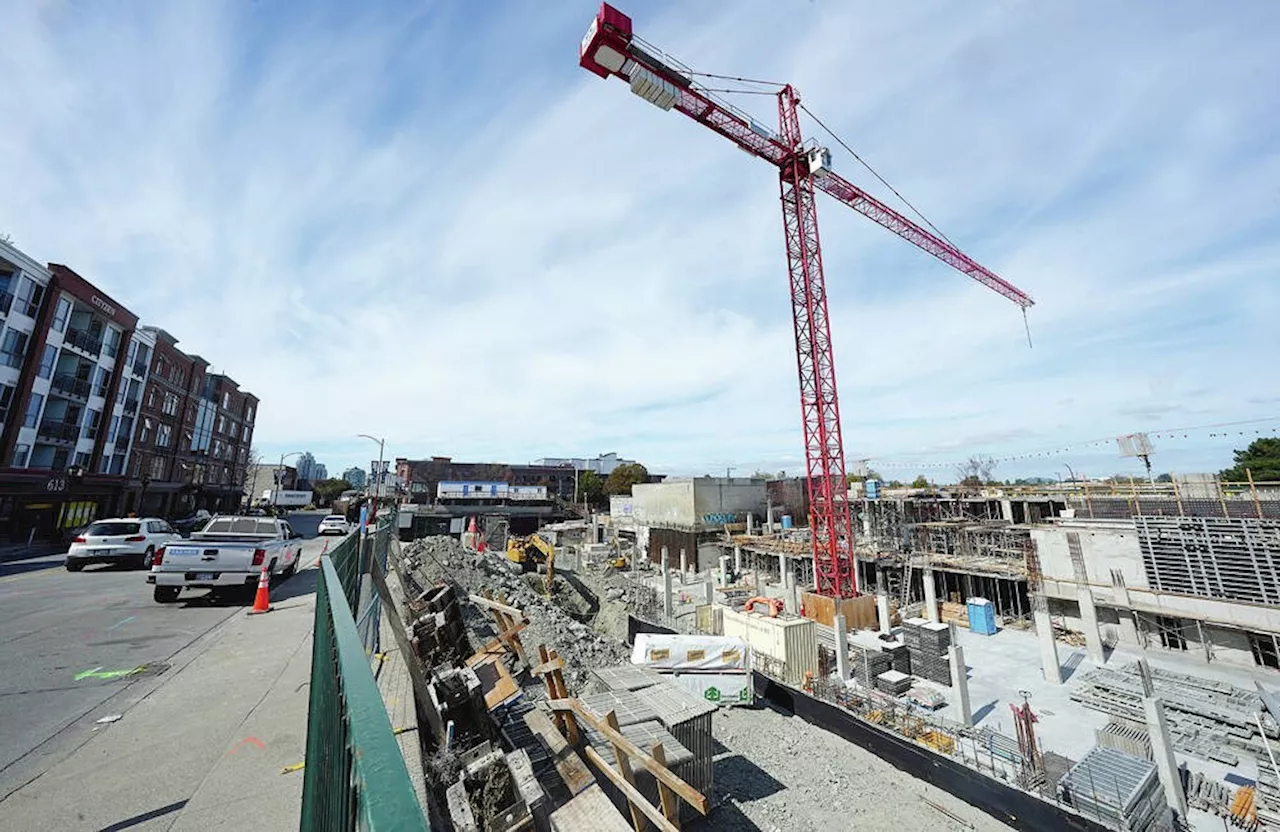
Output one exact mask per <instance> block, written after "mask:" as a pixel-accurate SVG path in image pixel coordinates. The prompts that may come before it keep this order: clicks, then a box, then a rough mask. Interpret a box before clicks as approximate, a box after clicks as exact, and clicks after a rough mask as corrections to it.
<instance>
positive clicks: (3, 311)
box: [0, 289, 13, 317]
mask: <svg viewBox="0 0 1280 832" xmlns="http://www.w3.org/2000/svg"><path fill="white" fill-rule="evenodd" d="M11 306H13V292H10V291H7V290H4V289H0V317H4V316H5V315H8V314H9V308H10V307H11Z"/></svg>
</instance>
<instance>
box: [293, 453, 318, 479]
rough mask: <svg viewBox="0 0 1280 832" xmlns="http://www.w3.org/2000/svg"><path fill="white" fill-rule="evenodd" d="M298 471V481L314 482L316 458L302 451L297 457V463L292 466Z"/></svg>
mask: <svg viewBox="0 0 1280 832" xmlns="http://www.w3.org/2000/svg"><path fill="white" fill-rule="evenodd" d="M294 467H295V468H297V469H298V479H299V480H302V481H305V482H314V481H315V473H316V458H315V457H314V456H312V455H311V452H310V451H303V452H302V454H301V455H299V456H298V462H297V464H296V465H294Z"/></svg>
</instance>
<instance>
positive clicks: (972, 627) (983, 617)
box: [967, 598, 996, 636]
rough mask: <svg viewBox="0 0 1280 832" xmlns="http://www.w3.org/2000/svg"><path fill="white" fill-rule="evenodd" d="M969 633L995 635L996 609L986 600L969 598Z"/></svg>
mask: <svg viewBox="0 0 1280 832" xmlns="http://www.w3.org/2000/svg"><path fill="white" fill-rule="evenodd" d="M967 608H968V611H969V631H970V632H974V633H978V634H979V635H984V636H993V635H995V634H996V608H995V606H994V605H993V604H992V603H991V602H990V601H988V600H987V599H986V598H970V599H969V603H968V605H967Z"/></svg>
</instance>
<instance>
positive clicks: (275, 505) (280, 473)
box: [271, 451, 304, 514]
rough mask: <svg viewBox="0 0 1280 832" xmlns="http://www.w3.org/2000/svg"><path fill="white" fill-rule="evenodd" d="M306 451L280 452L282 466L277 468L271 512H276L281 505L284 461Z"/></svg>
mask: <svg viewBox="0 0 1280 832" xmlns="http://www.w3.org/2000/svg"><path fill="white" fill-rule="evenodd" d="M303 453H304V451H290V452H289V453H287V454H280V467H279V468H278V469H277V470H276V487H275V490H274V491H272V492H271V513H272V514H275V513H276V509H278V508H279V507H280V491H281V490H282V489H283V488H284V461H285V460H286V459H288V458H289V457H291V456H300V455H302V454H303Z"/></svg>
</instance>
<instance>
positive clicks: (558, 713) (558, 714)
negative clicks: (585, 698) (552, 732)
mask: <svg viewBox="0 0 1280 832" xmlns="http://www.w3.org/2000/svg"><path fill="white" fill-rule="evenodd" d="M538 658H539V659H541V660H542V664H546V663H547V662H549V661H551V654H550V653H548V652H547V645H545V644H539V645H538ZM542 683H543V684H545V685H546V686H547V698H548V699H552V700H559V699H560V688H559V686H557V685H556V680H555V679H554V678H552V676H551V674H550V673H547V674H544V675H543V676H542ZM551 713H552V714H553V715H554V716H555V719H556V728H558V729H560V733H561V734H566V735H567V734H568V730H569V729H568V728H567V727H566V723H565V720H566V719H567V718H568V717H566V715H565V712H564V711H563V710H553V711H552V712H551ZM572 715H573V710H572V709H570V710H569V716H572Z"/></svg>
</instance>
